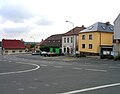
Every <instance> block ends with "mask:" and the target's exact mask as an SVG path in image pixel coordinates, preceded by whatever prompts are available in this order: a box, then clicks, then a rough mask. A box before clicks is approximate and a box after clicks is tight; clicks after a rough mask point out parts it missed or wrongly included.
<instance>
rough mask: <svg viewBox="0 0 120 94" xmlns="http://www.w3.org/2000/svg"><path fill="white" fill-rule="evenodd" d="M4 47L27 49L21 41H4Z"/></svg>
mask: <svg viewBox="0 0 120 94" xmlns="http://www.w3.org/2000/svg"><path fill="white" fill-rule="evenodd" d="M2 47H3V48H5V49H25V46H24V43H23V42H21V41H20V40H9V39H8V40H7V39H3V40H2Z"/></svg>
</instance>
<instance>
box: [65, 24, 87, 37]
mask: <svg viewBox="0 0 120 94" xmlns="http://www.w3.org/2000/svg"><path fill="white" fill-rule="evenodd" d="M84 29H86V28H85V27H84V26H81V27H75V28H73V29H71V30H70V31H68V32H66V33H65V34H64V36H70V35H78V34H79V32H80V31H82V30H84Z"/></svg>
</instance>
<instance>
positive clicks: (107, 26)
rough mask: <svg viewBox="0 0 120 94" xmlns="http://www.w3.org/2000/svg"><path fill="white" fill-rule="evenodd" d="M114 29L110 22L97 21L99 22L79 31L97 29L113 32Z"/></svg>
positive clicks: (93, 30)
mask: <svg viewBox="0 0 120 94" xmlns="http://www.w3.org/2000/svg"><path fill="white" fill-rule="evenodd" d="M113 30H114V26H113V25H111V24H110V23H109V22H106V23H102V22H97V23H95V24H93V25H91V26H89V27H87V28H86V29H84V30H82V31H81V32H79V33H82V32H95V31H99V32H113Z"/></svg>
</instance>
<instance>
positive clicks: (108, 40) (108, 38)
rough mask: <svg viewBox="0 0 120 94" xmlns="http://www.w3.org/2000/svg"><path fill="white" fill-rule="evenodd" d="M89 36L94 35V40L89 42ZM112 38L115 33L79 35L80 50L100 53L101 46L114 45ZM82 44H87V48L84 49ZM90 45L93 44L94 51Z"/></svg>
mask: <svg viewBox="0 0 120 94" xmlns="http://www.w3.org/2000/svg"><path fill="white" fill-rule="evenodd" d="M82 35H85V40H82ZM89 35H92V40H89ZM100 36H101V37H100ZM112 36H113V33H106V32H104V33H103V32H83V33H79V43H78V50H79V51H80V52H89V53H99V52H100V44H101V45H112ZM100 39H101V41H100ZM82 44H85V48H82ZM89 44H92V49H89Z"/></svg>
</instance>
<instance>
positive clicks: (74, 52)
mask: <svg viewBox="0 0 120 94" xmlns="http://www.w3.org/2000/svg"><path fill="white" fill-rule="evenodd" d="M66 22H69V23H70V24H72V26H73V55H75V54H76V47H75V46H76V44H75V36H74V23H73V22H71V21H68V20H67V21H66Z"/></svg>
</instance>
